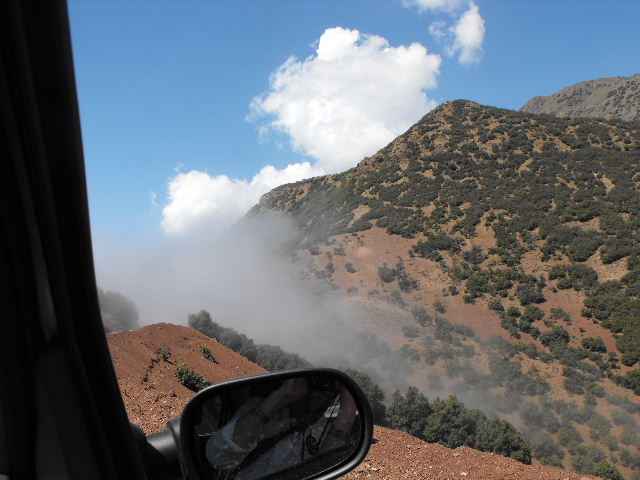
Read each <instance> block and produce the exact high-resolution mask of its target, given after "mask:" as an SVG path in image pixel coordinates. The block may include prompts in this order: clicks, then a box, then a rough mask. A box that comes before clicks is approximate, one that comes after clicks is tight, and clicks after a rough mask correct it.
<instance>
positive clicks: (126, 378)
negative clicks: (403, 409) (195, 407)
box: [108, 324, 595, 480]
mask: <svg viewBox="0 0 640 480" xmlns="http://www.w3.org/2000/svg"><path fill="white" fill-rule="evenodd" d="M108 341H109V347H110V349H111V355H112V358H113V361H114V365H115V368H116V373H117V376H118V382H119V384H120V390H121V392H122V397H123V399H124V401H125V405H126V408H127V413H128V415H129V418H130V419H131V421H133V422H134V423H136V424H138V425H140V426H141V427H142V428H143V429H144V431H145V433H147V434H152V433H156V432H158V431H160V430H163V429H164V428H165V424H166V422H167V420H170V419H171V418H175V417H177V416H179V415H180V412H181V411H182V409H183V408H184V405H185V404H186V403H187V402H188V400H189V398H191V397H192V396H193V392H191V391H189V390H187V389H186V388H184V387H183V386H182V385H180V384H179V383H178V381H177V379H176V378H175V376H174V375H173V368H174V363H176V362H178V361H181V362H184V363H186V364H187V365H189V366H190V367H192V368H193V369H194V370H196V371H198V372H200V373H202V374H204V375H205V376H207V377H208V378H209V379H210V380H212V381H214V382H219V381H223V380H228V379H232V378H237V377H241V376H246V375H252V374H256V373H262V372H264V370H263V369H262V368H260V367H258V366H257V365H255V364H253V363H251V362H249V361H248V360H247V359H245V358H244V357H241V356H240V355H237V354H235V353H234V352H232V351H231V350H229V349H227V348H226V347H224V346H222V345H220V344H219V343H218V342H216V341H215V340H212V339H210V338H208V337H206V336H204V335H202V334H201V333H199V332H197V331H196V330H193V329H191V328H188V327H181V326H177V325H170V324H156V325H149V326H147V327H144V328H141V329H139V330H135V331H123V332H117V333H112V334H109V335H108ZM201 346H207V347H208V348H210V350H211V352H212V353H213V355H214V357H215V358H216V360H217V361H218V362H219V363H217V364H215V363H212V362H210V361H209V360H207V359H205V358H204V357H203V356H202V353H201V352H200V347H201ZM375 441H376V443H375V444H374V445H373V446H372V449H371V452H370V454H369V456H368V457H367V459H366V460H365V462H364V463H363V464H362V465H361V466H360V467H358V469H356V470H355V471H354V472H352V473H351V474H350V475H349V476H348V477H347V478H372V479H401V478H413V479H433V480H441V479H450V478H468V479H474V480H475V479H478V480H480V479H482V480H505V479H516V478H517V479H522V480H528V479H531V480H537V479H543V478H544V479H549V480H556V479H557V480H561V479H562V480H564V479H566V480H581V479H586V478H595V477H584V476H582V475H577V474H572V473H568V472H565V471H563V470H560V469H556V468H550V467H541V466H528V465H524V464H521V463H519V462H516V461H515V460H512V459H508V458H505V457H501V456H498V455H495V454H491V453H485V452H478V451H476V450H473V449H470V448H464V447H463V448H458V449H455V450H451V449H448V448H445V447H442V446H440V445H433V444H428V443H426V442H423V441H421V440H418V439H417V438H415V437H412V436H410V435H408V434H405V433H402V432H397V431H394V430H389V429H386V428H381V427H376V432H375Z"/></svg>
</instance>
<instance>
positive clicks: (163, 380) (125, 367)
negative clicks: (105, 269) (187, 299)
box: [107, 323, 265, 435]
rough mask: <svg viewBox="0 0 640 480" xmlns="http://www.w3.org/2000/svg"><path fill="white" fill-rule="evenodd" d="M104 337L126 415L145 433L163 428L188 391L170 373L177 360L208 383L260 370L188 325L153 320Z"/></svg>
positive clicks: (188, 395) (181, 406)
mask: <svg viewBox="0 0 640 480" xmlns="http://www.w3.org/2000/svg"><path fill="white" fill-rule="evenodd" d="M107 338H108V341H109V349H110V350H111V358H112V360H113V365H114V367H115V369H116V375H117V377H118V384H119V385H120V391H121V393H122V398H123V400H124V403H125V407H126V409H127V414H128V415H129V419H130V420H131V421H132V422H133V423H135V424H137V425H139V426H140V427H141V428H142V429H143V430H144V432H145V433H146V434H147V435H149V434H152V433H157V432H159V431H161V430H164V429H165V428H166V424H167V422H168V421H169V420H171V419H172V418H176V417H179V416H180V414H181V412H182V410H183V409H184V406H185V405H186V404H187V402H188V401H189V400H190V399H191V397H193V395H194V393H193V392H192V391H191V390H189V389H187V388H185V387H183V386H182V385H181V384H180V383H179V382H178V380H177V378H176V377H175V375H174V370H175V366H176V365H177V364H178V363H180V362H183V363H185V364H186V365H188V366H189V367H190V368H192V369H193V370H195V371H196V372H198V373H200V374H201V375H204V376H205V377H206V378H207V379H209V380H210V381H212V382H214V383H216V382H222V381H224V380H231V379H233V378H238V377H244V376H247V375H255V374H258V373H264V372H265V370H264V369H263V368H261V367H259V366H258V365H256V364H254V363H252V362H250V361H249V360H247V359H246V358H244V357H242V356H240V355H238V354H237V353H235V352H233V351H232V350H229V349H228V348H227V347H225V346H223V345H220V344H219V343H218V342H216V341H215V340H212V339H211V338H209V337H207V336H205V335H203V334H201V333H200V332H198V331H196V330H194V329H192V328H189V327H181V326H178V325H171V324H168V323H159V324H154V325H149V326H146V327H143V328H140V329H139V330H127V331H121V332H116V333H111V334H108V335H107ZM201 346H205V347H207V348H209V349H210V350H211V352H212V354H213V356H214V357H215V359H216V360H217V361H218V363H213V362H211V361H209V360H207V359H206V358H204V356H203V355H202V353H201V351H200V347H201Z"/></svg>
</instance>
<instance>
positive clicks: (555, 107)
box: [520, 73, 640, 121]
mask: <svg viewBox="0 0 640 480" xmlns="http://www.w3.org/2000/svg"><path fill="white" fill-rule="evenodd" d="M520 111H522V112H528V113H537V114H547V115H555V116H557V117H571V118H602V119H608V120H624V121H639V120H640V73H639V74H636V75H633V76H631V77H609V78H599V79H597V80H587V81H586V82H580V83H576V84H575V85H571V86H569V87H566V88H563V89H562V90H560V91H558V92H556V93H553V94H551V95H547V96H538V97H533V98H532V99H531V100H529V101H528V102H527V103H526V104H524V105H523V106H522V108H521V109H520Z"/></svg>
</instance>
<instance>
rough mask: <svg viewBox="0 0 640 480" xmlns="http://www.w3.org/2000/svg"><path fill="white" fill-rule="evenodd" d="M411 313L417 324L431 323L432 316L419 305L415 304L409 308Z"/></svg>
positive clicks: (425, 324)
mask: <svg viewBox="0 0 640 480" xmlns="http://www.w3.org/2000/svg"><path fill="white" fill-rule="evenodd" d="M411 315H413V318H414V319H415V321H416V322H418V324H420V325H421V326H423V327H425V326H427V325H431V324H432V323H433V317H432V316H431V315H429V314H428V313H427V311H426V310H425V309H424V308H423V307H420V306H415V307H413V308H412V309H411Z"/></svg>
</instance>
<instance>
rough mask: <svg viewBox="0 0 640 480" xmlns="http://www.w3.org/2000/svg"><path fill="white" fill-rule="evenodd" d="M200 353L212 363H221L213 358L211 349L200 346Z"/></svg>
mask: <svg viewBox="0 0 640 480" xmlns="http://www.w3.org/2000/svg"><path fill="white" fill-rule="evenodd" d="M200 352H201V353H202V356H203V357H204V358H206V359H207V360H209V361H210V362H213V363H219V362H218V360H216V357H214V356H213V353H212V352H211V349H209V347H205V346H204V345H200Z"/></svg>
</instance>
